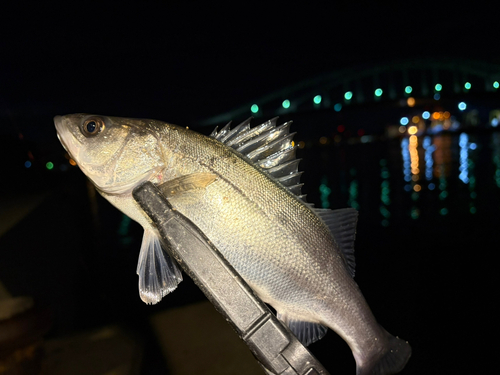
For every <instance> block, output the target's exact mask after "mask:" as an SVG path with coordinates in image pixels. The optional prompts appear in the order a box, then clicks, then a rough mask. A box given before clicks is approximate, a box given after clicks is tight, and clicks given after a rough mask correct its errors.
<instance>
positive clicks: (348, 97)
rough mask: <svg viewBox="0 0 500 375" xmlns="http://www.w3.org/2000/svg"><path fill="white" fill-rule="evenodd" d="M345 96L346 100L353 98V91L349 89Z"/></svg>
mask: <svg viewBox="0 0 500 375" xmlns="http://www.w3.org/2000/svg"><path fill="white" fill-rule="evenodd" d="M344 98H345V100H351V99H352V91H347V92H346V93H345V94H344Z"/></svg>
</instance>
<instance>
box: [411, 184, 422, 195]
mask: <svg viewBox="0 0 500 375" xmlns="http://www.w3.org/2000/svg"><path fill="white" fill-rule="evenodd" d="M413 190H415V191H416V192H417V193H418V192H419V191H420V190H422V187H421V186H420V185H419V184H416V185H415V186H414V187H413Z"/></svg>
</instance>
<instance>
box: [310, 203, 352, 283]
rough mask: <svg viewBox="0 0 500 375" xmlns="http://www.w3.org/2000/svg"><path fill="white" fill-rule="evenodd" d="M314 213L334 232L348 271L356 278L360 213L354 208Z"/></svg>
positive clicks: (317, 210)
mask: <svg viewBox="0 0 500 375" xmlns="http://www.w3.org/2000/svg"><path fill="white" fill-rule="evenodd" d="M313 211H314V212H316V214H317V215H318V216H319V217H320V218H321V220H323V222H324V223H325V224H326V225H327V226H328V228H329V229H330V232H332V234H333V237H334V238H335V241H337V245H339V248H340V250H341V252H342V255H343V256H344V261H345V263H346V266H347V270H348V271H349V272H350V274H351V276H352V277H354V273H355V268H356V262H355V259H354V240H355V238H356V224H357V223H358V211H356V210H355V209H354V208H341V209H339V210H329V209H323V208H314V209H313Z"/></svg>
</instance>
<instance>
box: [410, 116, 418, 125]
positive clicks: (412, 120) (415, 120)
mask: <svg viewBox="0 0 500 375" xmlns="http://www.w3.org/2000/svg"><path fill="white" fill-rule="evenodd" d="M419 121H420V117H418V116H413V117H412V118H411V122H413V123H414V124H418V122H419Z"/></svg>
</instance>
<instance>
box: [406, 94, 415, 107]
mask: <svg viewBox="0 0 500 375" xmlns="http://www.w3.org/2000/svg"><path fill="white" fill-rule="evenodd" d="M406 104H408V107H413V106H414V105H415V98H412V97H411V96H410V97H409V98H408V99H406Z"/></svg>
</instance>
